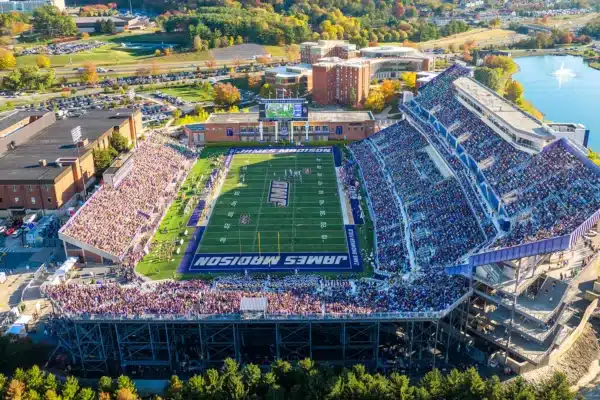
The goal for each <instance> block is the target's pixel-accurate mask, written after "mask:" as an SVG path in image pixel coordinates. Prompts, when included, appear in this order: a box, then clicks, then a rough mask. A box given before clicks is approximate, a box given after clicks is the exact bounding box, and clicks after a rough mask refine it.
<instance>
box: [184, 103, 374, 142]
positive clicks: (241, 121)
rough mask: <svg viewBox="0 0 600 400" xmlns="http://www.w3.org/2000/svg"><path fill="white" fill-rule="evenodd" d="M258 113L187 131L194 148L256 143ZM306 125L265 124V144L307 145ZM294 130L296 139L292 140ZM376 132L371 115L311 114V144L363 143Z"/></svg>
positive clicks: (223, 117) (217, 117)
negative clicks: (314, 142)
mask: <svg viewBox="0 0 600 400" xmlns="http://www.w3.org/2000/svg"><path fill="white" fill-rule="evenodd" d="M260 124H261V123H260V121H259V114H258V113H218V114H211V116H210V117H209V118H208V120H207V121H206V122H204V123H199V124H190V125H187V126H185V128H184V130H185V132H186V133H187V135H188V143H189V145H190V146H199V145H202V144H204V143H211V142H213V143H214V142H231V143H232V144H234V143H236V142H253V141H259V140H260ZM306 124H307V123H306V122H303V121H294V122H288V123H275V122H266V121H265V122H262V126H263V140H264V141H266V142H274V141H276V138H277V140H279V141H281V140H288V141H290V140H292V139H293V141H305V140H306V136H307V132H306ZM292 127H293V138H292V132H291V131H292ZM375 131H376V128H375V119H374V118H373V115H372V114H371V112H369V111H356V112H353V111H332V112H328V111H323V112H314V111H311V112H310V113H309V120H308V140H309V141H315V140H342V139H345V140H361V139H364V138H366V137H369V136H371V135H372V134H374V133H375Z"/></svg>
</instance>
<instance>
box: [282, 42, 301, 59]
mask: <svg viewBox="0 0 600 400" xmlns="http://www.w3.org/2000/svg"><path fill="white" fill-rule="evenodd" d="M285 55H286V57H287V59H288V61H291V62H295V61H298V59H300V49H299V48H298V46H296V45H290V46H286V48H285Z"/></svg>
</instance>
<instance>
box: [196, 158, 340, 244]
mask: <svg viewBox="0 0 600 400" xmlns="http://www.w3.org/2000/svg"><path fill="white" fill-rule="evenodd" d="M290 170H292V171H300V174H301V175H302V179H301V180H300V178H299V177H291V176H290ZM284 171H287V176H286V174H285V172H284ZM272 181H284V182H288V184H289V187H288V204H287V206H278V205H275V204H274V203H272V202H269V201H268V199H269V192H270V188H271V182H272ZM278 235H279V238H278ZM347 251H348V247H347V244H346V234H345V231H344V221H343V218H342V210H341V206H340V198H339V195H338V187H337V182H336V176H335V169H334V162H333V156H332V154H331V153H324V154H314V153H312V154H311V153H285V154H236V155H235V156H234V158H233V161H232V163H231V166H230V169H229V173H228V174H227V177H226V180H225V182H224V184H223V186H222V188H221V191H220V194H219V197H218V199H217V201H216V204H215V206H214V210H213V211H212V214H211V216H210V219H209V222H208V225H207V227H206V230H205V232H204V234H203V236H202V240H201V241H200V245H199V246H198V249H197V253H213V254H214V253H222V254H242V255H243V254H244V253H279V252H281V253H300V252H306V253H308V252H311V253H318V252H338V253H347Z"/></svg>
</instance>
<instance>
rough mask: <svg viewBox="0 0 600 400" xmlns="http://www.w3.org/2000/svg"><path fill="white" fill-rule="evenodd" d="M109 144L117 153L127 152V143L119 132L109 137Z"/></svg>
mask: <svg viewBox="0 0 600 400" xmlns="http://www.w3.org/2000/svg"><path fill="white" fill-rule="evenodd" d="M109 143H110V145H111V146H112V147H113V148H114V149H115V150H116V151H118V152H119V153H121V152H123V151H127V150H129V141H128V140H127V138H126V137H125V136H123V135H121V134H120V133H119V132H115V133H113V134H112V135H111V136H110V139H109Z"/></svg>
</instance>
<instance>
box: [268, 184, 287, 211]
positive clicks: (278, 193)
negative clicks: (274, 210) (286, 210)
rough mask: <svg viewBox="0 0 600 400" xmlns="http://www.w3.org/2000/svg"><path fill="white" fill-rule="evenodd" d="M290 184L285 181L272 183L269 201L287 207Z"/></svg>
mask: <svg viewBox="0 0 600 400" xmlns="http://www.w3.org/2000/svg"><path fill="white" fill-rule="evenodd" d="M289 188H290V184H289V183H287V182H284V181H271V187H270V189H269V199H268V201H270V202H272V203H275V205H278V206H280V207H287V205H288V194H289Z"/></svg>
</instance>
